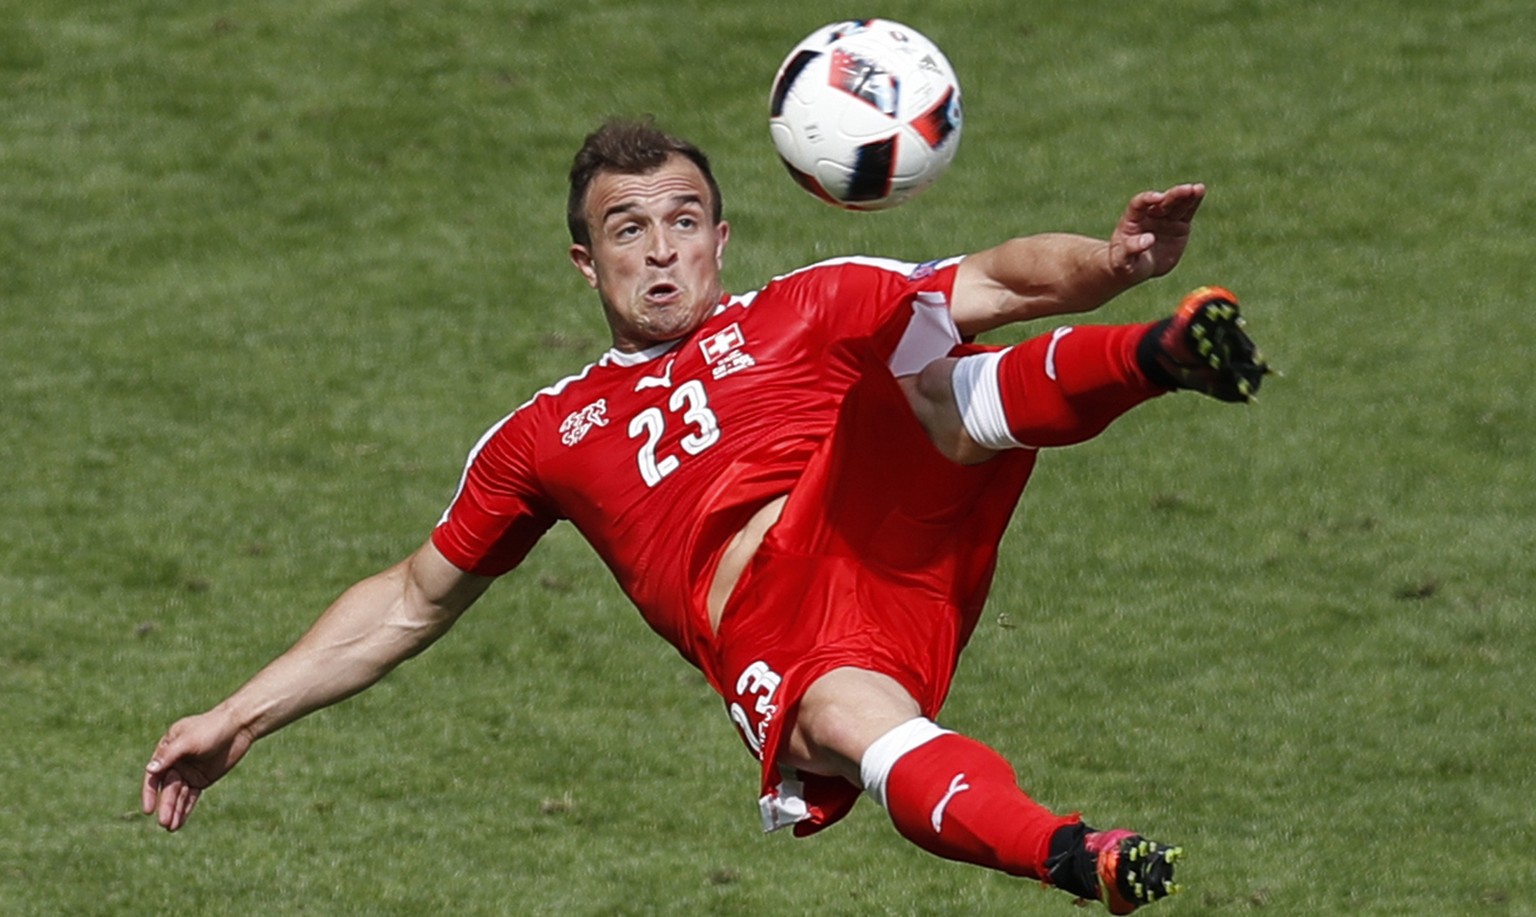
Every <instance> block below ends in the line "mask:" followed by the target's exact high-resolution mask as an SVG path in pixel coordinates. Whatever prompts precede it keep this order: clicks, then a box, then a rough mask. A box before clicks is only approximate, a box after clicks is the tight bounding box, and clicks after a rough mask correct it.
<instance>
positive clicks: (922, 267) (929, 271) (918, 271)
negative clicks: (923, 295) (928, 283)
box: [907, 258, 947, 280]
mask: <svg viewBox="0 0 1536 917" xmlns="http://www.w3.org/2000/svg"><path fill="white" fill-rule="evenodd" d="M946 260H947V259H944V258H935V259H934V260H932V261H924V262H923V263H922V264H919V265H918V266H917V267H915V268H913V269H912V273H910V274H908V275H907V279H908V280H927V279H928V278H929V277H932V276H933V275H934V274H937V273H938V272H939V267H940V266H941V265H943V264H944V262H945V261H946Z"/></svg>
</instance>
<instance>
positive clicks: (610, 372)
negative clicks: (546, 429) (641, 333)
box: [486, 345, 671, 439]
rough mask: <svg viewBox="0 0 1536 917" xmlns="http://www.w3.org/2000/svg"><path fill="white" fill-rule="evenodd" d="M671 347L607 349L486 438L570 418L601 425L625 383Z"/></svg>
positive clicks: (521, 407)
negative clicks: (624, 350) (650, 349)
mask: <svg viewBox="0 0 1536 917" xmlns="http://www.w3.org/2000/svg"><path fill="white" fill-rule="evenodd" d="M670 347H671V345H663V346H661V347H657V348H653V350H654V351H655V352H651V351H642V352H640V353H633V354H630V353H622V352H620V351H618V350H609V351H607V352H606V353H604V354H603V355H602V356H600V357H599V358H597V359H596V360H594V361H592V362H591V363H588V364H587V365H586V366H583V367H582V368H581V369H579V370H577V371H575V372H573V373H570V374H569V375H566V376H564V377H562V378H560V379H557V380H556V381H554V382H553V383H551V384H549V385H546V386H544V387H542V388H540V389H538V390H537V391H535V392H533V394H531V395H529V396H528V398H527V400H525V401H524V402H523V403H522V404H519V405H518V406H517V407H515V408H513V409H512V411H511V412H510V413H509V414H507V415H506V416H505V417H503V418H502V419H501V420H499V421H498V422H497V423H496V424H494V425H493V426H492V427H491V429H490V430H489V431H487V433H486V439H490V438H492V437H496V436H502V437H506V436H511V435H514V434H516V433H518V431H531V430H533V429H536V428H539V427H542V426H543V425H545V424H548V423H566V422H567V421H569V420H570V418H571V417H572V416H576V417H578V420H579V419H580V418H582V417H585V418H590V419H591V421H592V422H595V423H598V424H601V423H603V422H604V419H605V415H606V414H607V412H608V410H609V407H608V405H609V402H610V401H611V400H613V398H614V397H615V396H616V395H617V394H619V393H622V392H624V391H627V387H626V382H625V380H627V379H628V378H629V377H630V376H631V375H633V373H634V372H635V371H636V370H637V368H639V369H640V370H641V371H643V367H645V366H646V365H648V364H649V363H651V362H653V361H654V360H655V359H656V358H657V357H659V356H661V355H662V354H663V353H664V352H665V351H666V350H668V349H670Z"/></svg>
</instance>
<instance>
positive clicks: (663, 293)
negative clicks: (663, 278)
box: [645, 283, 682, 305]
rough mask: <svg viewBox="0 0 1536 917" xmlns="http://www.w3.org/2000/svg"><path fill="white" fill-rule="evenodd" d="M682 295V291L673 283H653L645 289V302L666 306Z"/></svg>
mask: <svg viewBox="0 0 1536 917" xmlns="http://www.w3.org/2000/svg"><path fill="white" fill-rule="evenodd" d="M681 295H682V289H681V288H680V287H678V286H677V285H676V284H673V283H653V284H651V285H650V286H648V287H646V288H645V301H646V302H649V303H656V304H658V305H665V304H667V303H671V302H675V301H676V300H677V298H678V297H679V296H681Z"/></svg>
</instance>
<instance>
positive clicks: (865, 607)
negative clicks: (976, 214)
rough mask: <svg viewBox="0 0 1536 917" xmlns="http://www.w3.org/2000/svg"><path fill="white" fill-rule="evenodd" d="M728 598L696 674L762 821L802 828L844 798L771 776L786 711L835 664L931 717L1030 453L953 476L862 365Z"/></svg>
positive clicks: (837, 789) (836, 814) (973, 617)
mask: <svg viewBox="0 0 1536 917" xmlns="http://www.w3.org/2000/svg"><path fill="white" fill-rule="evenodd" d="M867 370H868V371H866V372H865V373H864V374H863V377H862V379H861V380H860V381H859V382H858V383H857V384H855V385H854V386H853V388H852V389H850V390H849V393H848V396H847V398H846V400H845V401H844V404H843V407H842V410H841V412H840V414H839V417H838V423H837V426H836V428H835V430H834V432H833V434H832V436H830V437H829V438H828V439H827V441H826V442H825V443H824V444H823V445H822V447H821V449H820V450H819V451H818V452H817V453H816V455H815V456H814V457H813V458H812V460H811V462H810V464H809V465H808V467H807V468H806V471H805V474H804V476H803V477H802V478H801V479H800V481H799V482H798V483H797V484H796V485H795V488H794V490H793V491H792V492H791V493H790V495H789V498H788V500H787V501H786V503H785V506H784V512H783V515H782V516H781V517H780V518H779V521H778V522H777V523H775V524H774V526H773V527H772V528H771V529H770V530H769V532H768V535H767V537H766V538H765V539H764V541H763V544H762V546H761V547H760V548H759V549H758V550H757V553H756V555H755V556H754V557H753V559H752V561H751V562H750V564H749V565H748V567H747V569H746V571H745V572H744V573H743V575H742V578H741V581H740V582H739V583H738V584H737V586H736V589H735V591H734V592H733V593H732V595H731V598H730V601H729V602H728V603H727V605H726V608H725V613H724V616H723V618H722V620H721V622H720V629H719V633H718V634H717V635H716V638H715V640H714V641H713V648H714V649H713V653H712V658H710V659H709V660H707V661H706V664H705V666H704V668H705V670H706V673H707V674H708V675H709V677H710V680H711V681H712V682H713V683H714V685H715V688H716V689H717V690H718V691H719V692H720V694H721V696H722V697H723V698H724V699H725V704H726V709H727V711H728V712H729V714H730V716H731V718H732V719H733V720H734V721H735V722H736V724H737V726H738V727H739V728H740V729H741V732H742V737H743V739H744V741H745V742H746V743H747V746H748V747H749V748H750V749H751V750H752V751H753V753H754V754H756V755H757V756H758V757H759V758H760V759H761V760H762V764H763V771H762V773H763V778H762V790H763V810H764V827H765V828H768V829H770V830H771V829H773V828H777V827H782V826H783V825H786V824H791V823H793V824H795V833H796V834H798V835H804V834H809V833H812V832H814V831H817V830H819V829H821V828H823V827H826V826H827V825H830V824H832V823H833V822H835V821H837V820H838V819H840V818H842V817H843V816H844V815H845V814H847V812H848V811H849V810H850V809H851V808H852V807H853V804H854V803H855V802H856V801H857V799H858V794H859V789H858V788H857V787H855V786H853V785H852V784H850V783H848V782H847V781H845V780H843V779H841V778H835V777H822V776H817V775H810V774H803V773H781V771H780V767H779V765H778V761H777V758H778V755H779V752H780V750H781V748H782V746H783V744H784V741H785V739H786V738H787V736H788V735H789V731H788V727H789V726H790V725H791V724H792V723H793V720H794V716H795V708H796V705H797V704H798V703H799V701H800V698H801V697H802V696H803V695H804V693H805V690H806V688H807V687H808V686H809V685H810V684H811V683H812V682H814V681H815V680H816V679H817V678H819V677H820V676H822V675H824V674H826V673H827V672H829V671H831V670H833V669H836V668H841V667H844V666H853V667H857V668H861V669H868V670H871V671H875V672H880V673H883V674H885V675H888V676H890V677H892V678H894V679H895V680H896V681H897V682H899V683H900V684H901V685H903V686H904V687H905V688H906V690H907V691H908V692H909V693H910V694H911V695H912V696H913V698H915V699H916V700H917V702H918V704H919V705H920V706H921V708H922V710H923V713H924V715H926V716H928V717H930V718H931V717H934V716H936V715H937V714H938V711H939V708H940V707H941V706H942V705H943V703H944V699H945V696H946V695H947V694H948V691H949V685H950V680H951V678H952V677H953V675H954V671H955V665H956V662H957V661H958V658H959V655H960V651H961V649H962V648H964V646H965V644H966V642H967V640H969V638H970V635H971V632H972V630H973V629H974V628H975V626H976V622H977V619H978V618H979V617H980V614H981V608H982V604H983V603H984V602H985V600H986V595H987V590H988V588H989V587H990V585H991V581H992V572H993V569H994V568H995V565H996V558H997V545H998V542H999V541H1000V540H1001V538H1002V536H1003V532H1004V530H1005V529H1006V527H1007V525H1008V521H1009V519H1010V518H1011V517H1012V514H1013V510H1014V507H1015V505H1016V504H1017V502H1018V499H1019V496H1020V494H1021V493H1022V492H1023V489H1024V484H1025V483H1026V481H1027V480H1028V478H1029V474H1030V471H1031V470H1032V469H1033V467H1034V459H1035V453H1034V452H1033V451H1032V450H1015V451H1012V452H1008V453H1004V454H1002V455H1000V456H998V457H997V458H994V459H993V460H992V461H989V462H985V463H983V464H980V465H973V466H960V465H956V464H954V463H953V462H950V461H949V460H947V459H945V458H944V457H943V456H942V455H940V454H939V452H938V451H937V450H936V449H935V448H934V446H933V445H932V443H931V442H930V441H929V439H928V436H927V434H926V433H925V432H924V430H923V429H922V427H921V425H920V424H919V423H918V421H917V419H916V417H914V416H913V414H912V411H911V408H910V407H909V406H908V404H907V401H906V396H905V395H904V394H903V393H902V391H901V389H900V388H899V387H898V385H897V384H896V381H895V379H893V378H892V377H891V375H890V373H889V371H888V370H885V368H884V366H883V365H881V364H878V363H874V364H873V365H872V366H870V367H868V368H867Z"/></svg>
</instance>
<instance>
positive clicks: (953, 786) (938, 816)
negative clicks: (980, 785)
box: [929, 774, 971, 834]
mask: <svg viewBox="0 0 1536 917" xmlns="http://www.w3.org/2000/svg"><path fill="white" fill-rule="evenodd" d="M970 788H971V785H970V784H969V783H966V782H965V774H956V775H955V779H953V780H951V781H950V782H949V792H947V793H945V794H944V798H943V799H940V800H939V804H938V805H936V806H934V807H933V815H932V816H931V817H930V818H929V821H931V822H932V823H933V833H934V834H938V833H940V831H941V829H943V827H944V807H945V806H947V805H949V801H950V800H951V799H954V798H955V796H956V795H957V794H959V793H962V792H964V791H966V790H968V789H970Z"/></svg>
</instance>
